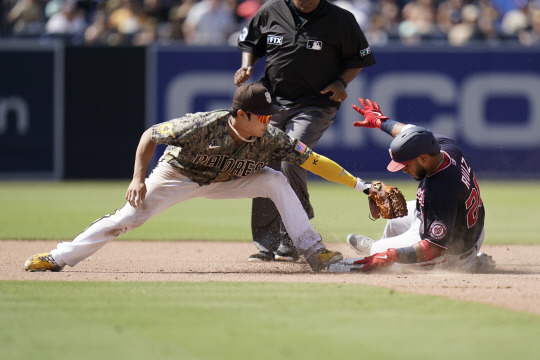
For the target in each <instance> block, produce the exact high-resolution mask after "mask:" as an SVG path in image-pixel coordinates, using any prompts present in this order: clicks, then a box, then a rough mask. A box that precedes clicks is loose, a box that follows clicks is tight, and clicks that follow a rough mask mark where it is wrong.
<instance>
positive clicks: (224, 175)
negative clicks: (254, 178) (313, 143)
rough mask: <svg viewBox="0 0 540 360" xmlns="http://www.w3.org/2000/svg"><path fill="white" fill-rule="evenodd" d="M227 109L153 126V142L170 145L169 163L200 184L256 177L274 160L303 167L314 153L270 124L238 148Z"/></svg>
mask: <svg viewBox="0 0 540 360" xmlns="http://www.w3.org/2000/svg"><path fill="white" fill-rule="evenodd" d="M228 118H229V111H228V110H215V111H210V112H199V113H195V114H186V115H185V116H184V117H181V118H178V119H173V120H170V121H167V122H164V123H161V124H156V125H154V126H152V141H153V142H155V143H157V144H167V145H169V146H167V148H166V149H165V152H164V153H163V156H162V157H161V159H160V161H166V162H168V163H169V164H171V165H172V166H173V167H175V168H176V169H177V170H178V171H179V172H180V173H181V174H183V175H185V176H187V177H188V178H190V179H191V180H193V181H195V182H196V183H198V184H199V185H207V184H210V183H213V182H220V181H229V180H234V179H238V178H240V177H243V176H247V175H250V174H253V173H254V172H257V171H259V170H261V169H262V168H263V167H264V166H265V165H267V164H268V163H269V162H272V161H278V160H283V161H289V162H292V163H294V164H297V165H301V164H303V163H304V162H305V161H306V160H307V159H308V157H309V155H310V154H311V149H309V148H308V147H307V146H306V145H304V144H303V143H302V142H300V141H298V140H295V139H292V138H291V137H289V136H288V135H287V134H285V133H284V132H283V131H281V130H279V129H277V128H275V127H274V126H272V125H268V129H267V131H266V132H265V133H264V135H263V136H262V137H260V138H257V139H256V140H255V141H254V142H252V143H247V142H246V143H243V144H241V145H236V144H235V143H234V140H233V138H232V136H231V135H230V134H229V130H228V127H227V119H228Z"/></svg>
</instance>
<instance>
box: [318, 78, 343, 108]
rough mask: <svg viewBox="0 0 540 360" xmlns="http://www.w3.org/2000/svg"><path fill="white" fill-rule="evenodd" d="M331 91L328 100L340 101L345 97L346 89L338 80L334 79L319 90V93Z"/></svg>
mask: <svg viewBox="0 0 540 360" xmlns="http://www.w3.org/2000/svg"><path fill="white" fill-rule="evenodd" d="M330 92H331V93H332V95H331V96H330V100H332V101H335V102H338V103H341V102H343V101H345V99H346V98H347V91H345V86H343V83H342V82H341V81H339V80H336V81H334V82H333V83H331V84H330V85H328V86H327V87H325V88H324V89H322V90H321V94H323V95H324V94H327V93H330Z"/></svg>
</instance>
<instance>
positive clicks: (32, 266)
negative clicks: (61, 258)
mask: <svg viewBox="0 0 540 360" xmlns="http://www.w3.org/2000/svg"><path fill="white" fill-rule="evenodd" d="M62 269H63V267H61V266H60V265H58V264H57V263H56V261H55V260H54V259H53V257H52V255H51V254H49V253H43V254H35V255H32V256H30V257H29V258H28V259H26V261H25V262H24V270H26V271H47V270H50V271H60V270H62Z"/></svg>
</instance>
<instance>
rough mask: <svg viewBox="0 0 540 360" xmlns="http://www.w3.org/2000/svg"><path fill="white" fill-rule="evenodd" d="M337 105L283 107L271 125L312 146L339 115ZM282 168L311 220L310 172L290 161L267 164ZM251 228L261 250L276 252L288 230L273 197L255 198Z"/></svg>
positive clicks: (254, 239)
mask: <svg viewBox="0 0 540 360" xmlns="http://www.w3.org/2000/svg"><path fill="white" fill-rule="evenodd" d="M336 113H337V107H320V106H306V105H293V106H282V109H281V110H280V112H279V113H278V114H275V115H273V116H272V120H271V124H272V125H274V126H276V127H277V128H279V129H281V130H283V131H284V132H285V133H287V135H289V136H290V137H292V138H294V139H298V140H300V141H301V142H303V143H304V144H306V145H307V146H309V147H310V148H311V149H314V147H315V146H316V145H317V143H318V142H319V140H320V138H321V137H322V135H323V134H324V132H325V131H326V129H328V128H329V127H330V125H332V123H333V122H334V119H335V118H336ZM268 166H269V167H271V168H273V169H275V170H280V171H281V172H282V173H283V174H284V175H285V177H286V178H287V180H288V181H289V184H290V185H291V187H292V189H293V190H294V192H295V193H296V196H298V199H299V200H300V202H301V203H302V207H303V208H304V210H305V212H306V214H307V216H308V218H309V219H312V218H313V217H314V216H315V214H314V211H313V207H312V206H311V203H310V201H309V193H308V189H307V171H306V170H305V169H303V168H301V167H300V166H297V165H294V164H291V163H288V162H285V161H284V162H276V163H272V164H269V165H268ZM251 231H252V235H253V241H254V242H255V246H256V247H257V248H258V249H259V250H260V251H270V252H275V251H276V250H277V248H278V247H279V244H280V242H281V239H282V238H283V237H285V236H286V234H287V232H286V230H285V227H284V225H283V222H282V220H281V217H280V215H279V212H278V211H277V209H276V206H275V205H274V203H273V202H272V200H270V199H268V198H256V199H253V202H252V209H251Z"/></svg>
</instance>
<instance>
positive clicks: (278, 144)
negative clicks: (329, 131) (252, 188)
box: [268, 125, 312, 166]
mask: <svg viewBox="0 0 540 360" xmlns="http://www.w3.org/2000/svg"><path fill="white" fill-rule="evenodd" d="M268 132H269V133H270V136H271V137H274V138H275V142H274V144H275V150H274V151H273V155H272V160H273V161H279V160H281V161H288V162H291V163H293V164H296V165H298V166H300V165H302V164H303V163H305V162H306V161H307V159H309V156H310V155H311V153H312V150H311V149H310V148H309V147H308V146H307V145H306V144H304V143H303V142H301V141H300V140H297V139H293V138H291V137H290V136H289V135H287V134H285V133H284V132H283V131H281V130H279V129H277V128H275V127H273V126H272V125H269V126H268Z"/></svg>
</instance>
